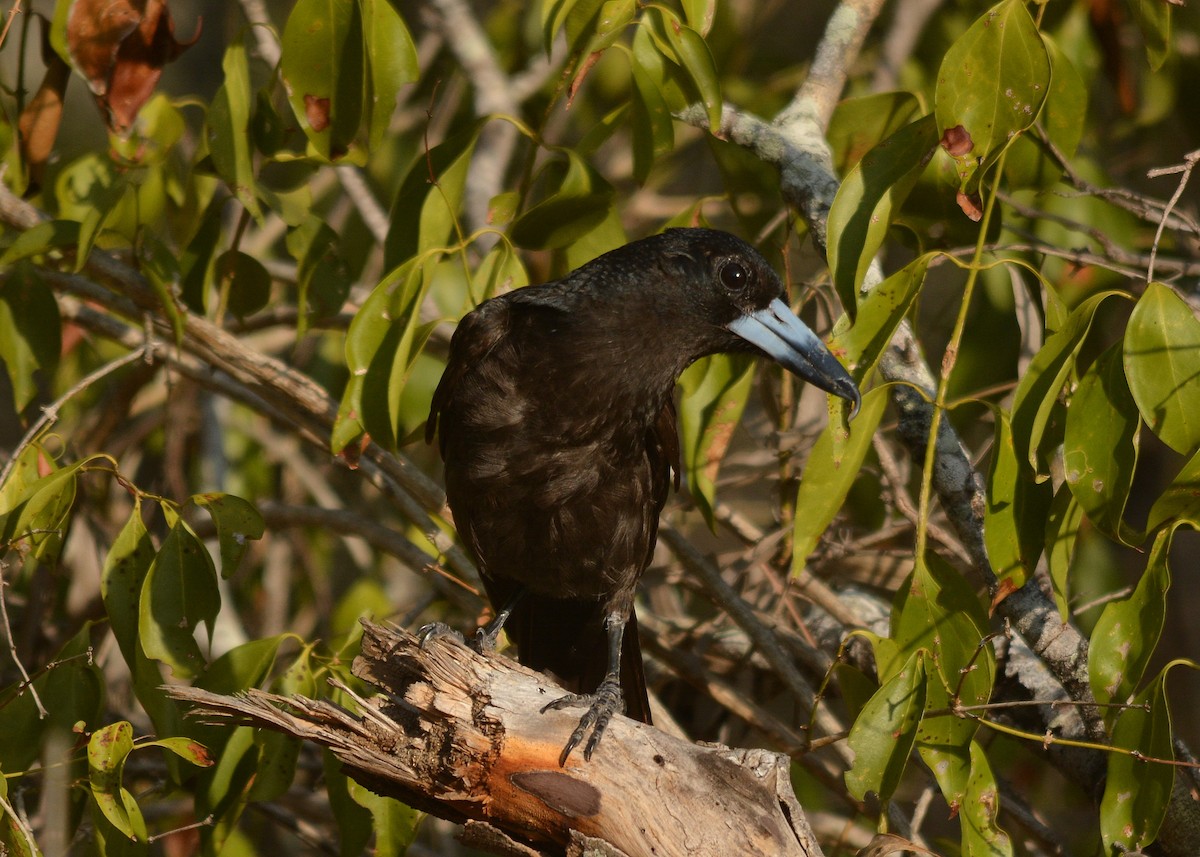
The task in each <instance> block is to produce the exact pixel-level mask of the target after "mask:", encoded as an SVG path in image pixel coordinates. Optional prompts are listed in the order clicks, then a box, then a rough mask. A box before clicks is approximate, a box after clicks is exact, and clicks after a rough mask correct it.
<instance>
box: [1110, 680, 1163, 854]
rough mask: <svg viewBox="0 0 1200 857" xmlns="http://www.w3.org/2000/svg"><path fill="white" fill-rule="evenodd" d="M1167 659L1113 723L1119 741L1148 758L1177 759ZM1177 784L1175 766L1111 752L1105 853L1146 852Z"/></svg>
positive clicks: (1114, 739)
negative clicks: (1153, 677)
mask: <svg viewBox="0 0 1200 857" xmlns="http://www.w3.org/2000/svg"><path fill="white" fill-rule="evenodd" d="M1173 665H1174V662H1173V663H1171V664H1167V666H1166V667H1164V668H1163V671H1162V672H1161V673H1160V674H1159V676H1158V678H1156V679H1155V680H1154V681H1153V682H1152V683H1151V684H1150V686H1149V687H1147V688H1146V689H1145V690H1144V691H1142V692H1141V693H1139V694H1138V695H1137V697H1136V698H1135V699H1134V700H1133V704H1134V705H1135V706H1146V705H1148V706H1149V709H1150V710H1149V711H1147V710H1146V709H1145V708H1143V707H1133V708H1127V709H1125V710H1124V711H1122V712H1121V714H1120V716H1119V717H1118V718H1117V722H1116V725H1115V726H1113V731H1112V743H1113V746H1114V747H1123V748H1124V749H1126V750H1132V751H1135V752H1137V753H1139V754H1141V755H1142V756H1143V757H1146V758H1149V759H1163V760H1174V758H1175V746H1174V741H1173V738H1172V734H1171V709H1170V706H1169V705H1168V704H1167V694H1166V677H1167V671H1168V670H1169V669H1170V668H1171V667H1172V666H1173ZM1174 785H1175V767H1174V766H1173V765H1169V764H1166V763H1165V762H1157V761H1144V760H1143V759H1139V758H1136V757H1134V756H1130V755H1126V754H1124V753H1109V755H1108V777H1107V778H1106V780H1105V784H1104V797H1103V798H1102V799H1101V801H1100V836H1101V839H1102V840H1103V841H1104V853H1106V854H1116V853H1141V852H1142V849H1144V848H1145V847H1146V846H1147V845H1149V844H1150V843H1151V842H1153V841H1154V840H1155V838H1156V837H1157V836H1158V829H1159V827H1160V825H1161V824H1162V821H1163V819H1164V818H1165V817H1166V814H1167V806H1168V804H1169V803H1170V800H1171V792H1172V790H1173V788H1174Z"/></svg>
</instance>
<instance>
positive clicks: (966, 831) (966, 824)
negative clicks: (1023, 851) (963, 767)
mask: <svg viewBox="0 0 1200 857" xmlns="http://www.w3.org/2000/svg"><path fill="white" fill-rule="evenodd" d="M970 754H971V774H970V776H969V777H968V779H967V793H966V795H965V796H964V798H963V802H962V806H961V807H959V818H960V819H961V820H962V854H963V857H1012V854H1013V846H1012V840H1010V839H1009V836H1008V834H1007V833H1005V832H1004V830H1002V829H1001V827H1000V824H999V816H1000V789H999V787H998V786H997V785H996V777H995V775H994V774H993V773H992V766H991V764H990V763H989V762H988V757H987V753H985V752H984V749H983V747H981V746H980V745H979V742H978V741H972V742H971V748H970Z"/></svg>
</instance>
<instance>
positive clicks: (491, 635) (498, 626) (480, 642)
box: [467, 586, 525, 653]
mask: <svg viewBox="0 0 1200 857" xmlns="http://www.w3.org/2000/svg"><path fill="white" fill-rule="evenodd" d="M524 597H525V587H524V586H522V587H520V588H519V589H518V590H517V591H516V592H515V593H514V594H513V597H512V598H510V599H508V602H507V603H506V604H505V605H504V606H503V607H501V608H500V610H499V611H498V612H497V613H496V615H495V616H493V617H492V621H490V622H488V623H487V624H486V625H484V626H483V627H482V628H480V629H479V630H478V631H476V632H475V639H474V640H472V641H471V642H470V643H468V644H467V645H469V646H470V647H471V648H472V649H474V650H475V651H477V652H480V653H483V652H493V651H495V650H496V638H497V637H499V636H500V632H501V631H502V630H503V629H504V623H505V622H507V621H508V617H509V616H511V615H512V612H513V610H514V609H516V606H517V605H518V604H520V603H521V599H522V598H524Z"/></svg>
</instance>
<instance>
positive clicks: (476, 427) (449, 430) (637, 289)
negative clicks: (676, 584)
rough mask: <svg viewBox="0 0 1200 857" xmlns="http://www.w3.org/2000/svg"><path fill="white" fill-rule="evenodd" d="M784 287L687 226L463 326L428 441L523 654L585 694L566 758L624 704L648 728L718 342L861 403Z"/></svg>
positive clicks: (729, 245) (757, 258) (493, 304)
mask: <svg viewBox="0 0 1200 857" xmlns="http://www.w3.org/2000/svg"><path fill="white" fill-rule="evenodd" d="M782 295H783V286H782V284H781V282H780V281H779V278H778V277H777V276H776V274H775V272H774V271H773V270H772V269H771V268H770V266H769V265H768V264H767V262H766V260H764V259H763V258H762V256H761V255H759V253H758V252H757V251H756V250H754V248H752V247H751V246H750V245H748V244H746V243H745V242H744V241H742V240H741V239H739V238H736V237H734V236H732V235H729V234H728V233H724V232H717V231H714V230H709V229H671V230H668V231H667V232H665V233H662V234H660V235H655V236H653V237H650V238H646V239H643V240H641V241H636V242H633V243H631V244H628V245H626V246H624V247H621V248H619V249H617V250H614V251H612V252H610V253H607V254H605V255H603V256H600V257H599V258H597V259H595V260H593V261H592V262H589V263H588V264H586V265H584V266H582V267H580V268H578V269H577V270H575V271H573V272H571V273H570V274H568V275H567V276H566V277H564V278H563V279H561V280H557V281H555V282H550V283H545V284H543V285H538V286H529V287H526V288H523V289H518V290H516V291H513V292H509V293H507V294H505V295H502V296H500V297H497V298H494V299H492V300H489V301H486V302H485V303H483V304H481V305H480V306H479V307H478V308H477V309H476V310H474V311H473V312H471V313H469V314H468V315H467V316H466V317H465V318H464V319H463V320H462V322H461V323H460V324H459V326H458V329H457V331H456V332H455V334H454V337H453V340H452V342H451V346H450V357H449V361H448V363H447V366H446V370H445V373H444V375H443V376H442V380H441V383H440V384H439V385H438V388H437V391H436V392H435V393H434V397H433V405H432V409H431V412H430V417H429V422H428V425H427V428H426V437H427V439H428V440H430V441H432V439H433V436H434V433H435V431H436V432H437V434H438V437H439V440H440V447H441V452H442V457H443V459H444V461H445V465H446V495H447V498H448V500H449V503H450V508H451V511H452V512H453V513H454V520H455V523H456V525H457V527H458V531H459V533H460V534H461V536H462V538H463V540H464V541H465V542H466V544H467V545H468V546H469V548H470V549H471V551H472V553H473V554H474V555H475V557H476V559H477V561H478V563H479V569H480V573H481V574H482V576H483V580H484V584H485V586H486V588H487V591H488V596H489V598H490V600H491V602H492V604H493V606H494V607H495V609H496V610H497V611H499V613H498V615H499V619H500V622H504V615H503V614H504V611H506V610H508V609H509V608H511V615H509V616H507V623H506V624H505V626H504V627H505V629H506V630H507V632H508V634H509V637H510V638H511V639H512V641H513V642H514V643H515V645H516V647H517V654H518V657H519V658H520V660H521V662H522V663H524V664H526V665H528V666H530V667H533V668H535V669H539V670H544V671H547V672H550V673H552V674H553V675H554V676H555V677H556V678H557V679H558V680H559V681H560V682H561V683H562V684H563V686H564V687H566V688H567V689H568V690H570V691H573V692H574V693H576V694H580V695H586V698H585V699H584V701H586V702H588V703H589V708H588V712H587V713H586V714H585V715H584V718H583V719H582V720H581V722H580V727H579V729H577V730H576V732H575V734H574V735H572V737H571V739H570V741H569V742H568V744H567V746H566V748H565V749H564V751H563V755H562V762H563V763H565V761H566V758H567V756H568V755H569V754H570V751H571V750H572V749H573V748H574V747H575V746H576V744H578V742H579V741H580V740H581V739H582V738H583V737H585V736H586V735H587V734H588V732H589V730H590V732H591V735H590V738H589V740H588V743H587V745H586V746H585V756H590V755H591V751H592V749H593V748H594V747H595V745H596V742H597V741H598V740H599V738H600V735H601V734H602V732H603V730H604V727H605V725H606V724H607V722H608V719H609V717H610V716H611V714H612V713H613V712H614V711H615V710H620V708H621V705H622V704H624V706H625V710H626V713H627V714H629V716H631V717H635V718H637V719H640V720H642V721H644V722H647V723H648V722H650V712H649V702H648V699H647V696H646V688H645V682H644V679H643V678H642V661H641V653H640V649H639V646H638V638H637V624H636V617H635V616H634V613H633V596H634V589H635V587H636V585H637V582H638V579H639V578H640V577H641V574H642V572H643V571H644V570H645V568H646V566H647V565H648V564H649V563H650V559H651V556H652V554H653V551H654V543H655V539H656V536H657V532H658V517H659V513H660V512H661V511H662V508H663V504H664V503H665V502H666V498H667V493H668V489H669V486H670V485H671V484H672V475H671V473H672V470H673V471H674V473H675V476H674V481H675V483H676V487H678V478H679V476H678V474H679V441H678V435H677V433H676V421H675V407H674V400H673V393H674V387H675V382H676V380H677V379H678V378H679V374H680V373H681V372H682V371H683V370H684V369H685V368H686V367H687V366H688V365H689V364H690V363H692V362H693V361H695V360H696V359H698V358H700V357H703V356H705V355H709V354H715V353H718V352H738V351H741V352H758V353H766V354H767V355H769V356H771V357H773V358H774V359H776V360H777V361H779V362H780V363H782V364H783V365H785V366H786V367H787V368H789V369H791V370H792V371H794V372H796V373H797V374H798V375H800V376H802V377H804V378H806V379H807V380H809V381H811V382H813V383H815V384H817V385H818V386H820V387H821V388H822V389H824V390H827V391H829V392H832V393H835V394H837V395H839V396H842V397H843V398H846V399H849V400H851V401H853V402H854V403H855V404H857V402H858V391H857V389H856V388H855V386H854V383H853V381H852V380H851V378H850V376H849V375H848V374H847V373H846V371H845V370H844V369H843V368H842V366H841V364H839V363H838V362H837V360H836V359H835V358H834V357H833V356H832V355H831V354H830V353H829V352H828V350H826V349H825V347H824V346H823V345H822V344H821V342H820V340H819V339H817V338H816V336H814V335H813V334H812V333H811V332H810V331H809V330H808V328H807V327H805V326H804V325H803V324H802V323H801V322H800V321H799V320H798V319H796V318H795V316H793V315H792V314H791V311H790V310H789V309H788V308H787V305H786V304H785V303H783V301H782V300H781V297H782ZM496 630H498V627H495V628H493V631H496ZM571 701H577V700H576V699H575V698H572V700H571Z"/></svg>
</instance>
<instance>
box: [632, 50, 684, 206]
mask: <svg viewBox="0 0 1200 857" xmlns="http://www.w3.org/2000/svg"><path fill="white" fill-rule="evenodd" d="M630 71H631V72H632V74H633V94H632V95H633V97H632V112H631V119H632V127H633V177H634V179H635V180H636V181H637V183H638V184H645V182H646V179H647V178H648V177H649V175H650V170H651V168H652V167H653V166H654V162H655V161H656V160H657V159H658V158H660V157H662V156H663V155H666V154H668V153H670V152H671V151H672V150H673V149H674V148H675V126H674V123H673V122H672V120H671V108H670V107H668V106H667V100H666V98H665V97H664V96H663V93H662V91H661V90H660V89H659V87H658V83H657V82H656V80H655V75H654V74H652V73H651V72H649V71H647V70H646V68H645V66H643V65H642V62H641V60H640V59H639V58H638V55H637V54H636V53H635V54H633V55H632V56H631V58H630Z"/></svg>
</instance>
